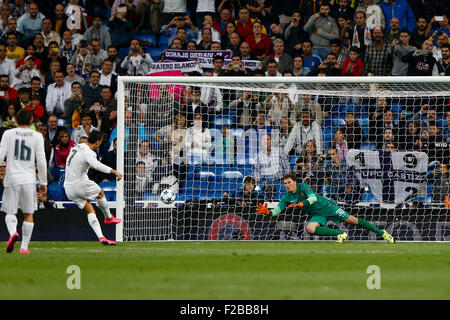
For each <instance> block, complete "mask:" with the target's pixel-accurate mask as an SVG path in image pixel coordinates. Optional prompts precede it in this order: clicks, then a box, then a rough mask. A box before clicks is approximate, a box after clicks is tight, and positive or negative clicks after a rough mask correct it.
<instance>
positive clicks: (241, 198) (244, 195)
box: [234, 176, 264, 208]
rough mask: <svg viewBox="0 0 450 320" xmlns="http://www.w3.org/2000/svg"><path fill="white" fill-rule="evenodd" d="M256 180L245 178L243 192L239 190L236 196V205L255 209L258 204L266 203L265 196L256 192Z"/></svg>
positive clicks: (249, 177) (250, 177)
mask: <svg viewBox="0 0 450 320" xmlns="http://www.w3.org/2000/svg"><path fill="white" fill-rule="evenodd" d="M255 189H256V180H255V178H253V177H252V176H246V177H244V180H243V182H242V190H237V192H236V193H235V194H234V198H235V199H236V204H237V205H238V206H241V207H249V208H253V207H255V206H257V205H258V203H264V197H263V195H261V194H259V192H257V191H256V190H255Z"/></svg>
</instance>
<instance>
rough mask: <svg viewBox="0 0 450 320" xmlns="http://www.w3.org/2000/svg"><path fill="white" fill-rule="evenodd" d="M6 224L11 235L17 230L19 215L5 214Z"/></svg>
mask: <svg viewBox="0 0 450 320" xmlns="http://www.w3.org/2000/svg"><path fill="white" fill-rule="evenodd" d="M5 224H6V228H7V229H8V232H9V235H10V236H12V235H13V234H14V233H16V232H17V217H16V215H15V214H7V215H5Z"/></svg>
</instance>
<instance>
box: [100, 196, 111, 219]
mask: <svg viewBox="0 0 450 320" xmlns="http://www.w3.org/2000/svg"><path fill="white" fill-rule="evenodd" d="M97 206H98V207H99V208H100V210H102V212H103V214H104V215H105V218H106V219H111V218H112V215H111V212H110V211H109V206H108V200H106V197H101V198H97Z"/></svg>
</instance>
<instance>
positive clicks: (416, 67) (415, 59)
mask: <svg viewBox="0 0 450 320" xmlns="http://www.w3.org/2000/svg"><path fill="white" fill-rule="evenodd" d="M432 50H433V41H431V40H425V41H424V42H423V43H422V49H419V50H416V51H414V52H410V53H408V54H406V55H405V56H403V57H402V61H403V62H406V63H408V72H407V75H408V76H437V75H438V68H437V61H436V59H435V58H434V57H433V55H432V54H431V51H432Z"/></svg>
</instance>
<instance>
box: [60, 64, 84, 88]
mask: <svg viewBox="0 0 450 320" xmlns="http://www.w3.org/2000/svg"><path fill="white" fill-rule="evenodd" d="M66 74H67V75H66V78H65V79H64V80H65V81H66V82H68V83H70V84H72V83H74V82H79V83H81V84H84V83H85V80H84V78H83V77H81V76H79V75H78V74H77V73H76V69H75V66H74V65H73V64H72V63H68V64H67V67H66Z"/></svg>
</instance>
